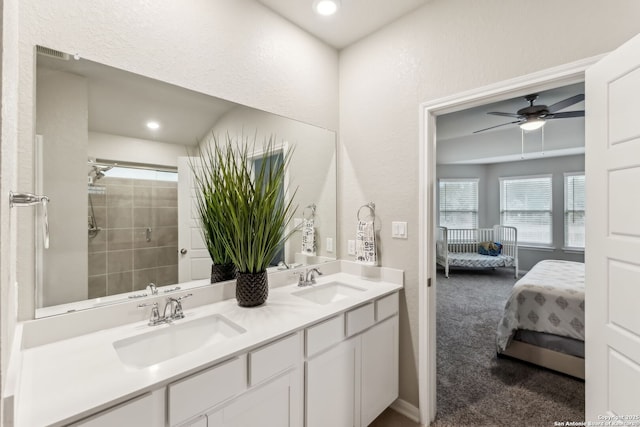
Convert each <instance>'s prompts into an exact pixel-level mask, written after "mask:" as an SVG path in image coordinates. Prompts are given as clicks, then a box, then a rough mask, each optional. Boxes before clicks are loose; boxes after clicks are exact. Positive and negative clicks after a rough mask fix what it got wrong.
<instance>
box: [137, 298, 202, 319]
mask: <svg viewBox="0 0 640 427" xmlns="http://www.w3.org/2000/svg"><path fill="white" fill-rule="evenodd" d="M190 296H193V294H186V295H183V296H181V297H179V298H173V297H169V298H167V303H166V304H165V306H164V310H163V311H162V316H160V309H159V308H158V303H157V302H154V303H151V304H150V303H144V304H138V308H142V307H148V306H151V317H149V323H148V325H149V326H156V325H160V324H162V323H170V322H171V321H173V320H176V319H183V318H184V312H183V311H182V300H183V299H186V298H189V297H190ZM167 308H169V315H167Z"/></svg>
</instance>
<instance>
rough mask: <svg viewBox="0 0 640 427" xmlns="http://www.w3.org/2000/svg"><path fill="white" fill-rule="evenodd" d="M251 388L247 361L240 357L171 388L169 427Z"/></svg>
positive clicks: (172, 385) (175, 384)
mask: <svg viewBox="0 0 640 427" xmlns="http://www.w3.org/2000/svg"><path fill="white" fill-rule="evenodd" d="M246 387H247V359H246V356H245V355H242V356H240V357H236V358H235V359H231V360H229V361H227V362H224V363H222V364H220V365H218V366H215V367H213V368H211V369H207V370H206V371H203V372H199V373H197V374H194V375H191V376H190V377H187V378H185V379H184V380H180V381H177V382H175V383H173V384H170V385H169V386H168V396H169V424H170V425H172V426H173V425H176V424H178V423H180V422H182V421H185V420H187V419H188V418H191V417H194V416H196V415H198V414H200V413H202V412H204V411H205V410H207V409H209V408H211V407H212V406H214V405H217V404H218V403H220V402H222V401H224V400H226V399H228V398H230V397H232V396H235V395H236V394H238V393H241V392H242V391H244V390H245V389H246Z"/></svg>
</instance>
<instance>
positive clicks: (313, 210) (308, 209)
mask: <svg viewBox="0 0 640 427" xmlns="http://www.w3.org/2000/svg"><path fill="white" fill-rule="evenodd" d="M307 212H309V214H308V216H307ZM315 216H316V204H315V203H311V204H310V205H309V206H307V207H305V208H304V209H303V210H302V217H303V218H304V219H311V218H313V217H315Z"/></svg>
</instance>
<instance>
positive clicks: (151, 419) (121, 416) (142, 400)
mask: <svg viewBox="0 0 640 427" xmlns="http://www.w3.org/2000/svg"><path fill="white" fill-rule="evenodd" d="M73 425H74V426H82V427H113V426H122V427H128V426H131V427H134V426H135V427H157V426H161V425H164V388H163V389H159V390H156V391H154V392H152V393H147V394H144V395H142V396H140V397H137V398H134V399H131V400H129V401H127V402H125V403H122V404H120V405H118V406H116V407H113V408H110V409H107V410H106V411H103V412H100V413H99V414H96V415H94V416H92V417H90V418H87V419H85V420H82V421H80V422H78V423H76V424H73Z"/></svg>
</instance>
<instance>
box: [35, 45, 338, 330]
mask: <svg viewBox="0 0 640 427" xmlns="http://www.w3.org/2000/svg"><path fill="white" fill-rule="evenodd" d="M36 50H37V61H36V63H37V73H36V76H37V78H36V143H35V165H36V168H35V170H36V172H35V179H36V191H37V192H38V193H40V194H44V195H47V196H48V197H49V198H50V200H51V202H50V203H49V209H48V210H49V212H48V218H49V236H50V244H49V247H48V248H46V249H45V248H44V245H42V244H40V243H37V244H36V282H37V283H36V317H45V316H49V315H54V314H60V313H65V312H68V311H71V310H78V309H84V308H90V307H96V306H100V305H104V304H111V303H117V302H119V301H126V300H128V299H129V298H131V297H134V296H135V297H137V296H138V295H140V294H142V293H144V290H145V289H146V288H147V286H148V285H149V284H150V283H154V284H155V285H156V286H158V287H161V286H168V287H175V286H181V284H185V283H186V282H189V283H192V284H193V282H194V281H196V285H201V286H204V285H207V283H208V282H207V279H208V277H209V274H210V266H211V261H210V259H209V258H208V255H206V249H205V247H204V243H203V242H202V238H201V235H200V231H199V227H198V224H197V218H196V217H195V216H194V210H193V206H192V202H191V200H192V197H193V194H191V193H192V191H193V189H192V188H193V187H192V186H191V185H190V184H189V180H190V179H191V170H190V168H189V162H188V161H187V159H186V156H187V155H188V153H193V152H195V151H194V150H195V149H196V148H197V147H198V144H201V143H205V141H208V140H210V139H211V136H212V135H218V136H220V135H224V134H226V133H229V134H230V135H245V136H247V135H249V136H251V138H254V137H255V138H256V140H257V141H258V143H261V141H263V140H264V139H265V138H268V137H270V136H273V137H274V138H275V140H276V142H277V143H279V144H281V145H282V146H283V147H286V148H287V149H292V150H293V155H292V158H291V163H290V165H289V170H288V173H287V179H288V181H289V182H288V184H289V186H290V188H297V189H298V190H297V192H296V193H295V199H294V204H295V205H297V206H298V208H297V211H296V214H295V216H294V220H293V224H291V226H292V227H297V228H298V229H299V228H300V224H302V223H306V222H304V221H303V220H304V219H305V218H310V217H313V220H314V221H313V224H314V232H315V242H316V247H315V251H313V252H309V251H308V250H307V251H305V250H303V249H308V248H303V246H302V230H297V231H295V232H294V234H293V235H292V238H291V239H289V241H288V242H287V244H286V245H285V247H284V248H283V249H284V250H283V253H282V254H280V255H279V259H278V260H276V261H279V264H280V265H279V266H278V265H275V266H274V267H273V268H274V269H276V270H277V269H286V268H287V267H290V266H299V265H303V264H310V263H314V264H315V263H318V262H323V261H328V260H332V259H335V254H334V242H335V238H336V136H335V132H333V131H330V130H327V129H322V128H319V127H316V126H312V125H309V124H306V123H301V122H299V121H296V120H292V119H289V118H286V117H281V116H277V115H274V114H270V113H266V112H264V111H259V110H256V109H253V108H249V107H246V106H243V105H238V104H235V103H232V102H229V101H225V100H222V99H218V98H215V97H212V96H208V95H204V94H201V93H197V92H193V91H191V90H187V89H185V88H181V87H177V86H174V85H171V84H167V83H164V82H161V81H157V80H154V79H151V78H147V77H144V76H140V75H137V74H133V73H130V72H127V71H123V70H120V69H116V68H113V67H110V66H108V65H104V64H100V63H96V62H92V61H90V60H86V59H83V58H77V57H74V55H70V54H66V53H64V52H59V51H55V50H52V49H49V48H46V47H41V46H38V47H37V48H36ZM154 123H155V124H154ZM36 229H37V230H38V229H39V228H36ZM40 237H42V236H40ZM41 241H42V240H41V239H38V240H37V242H41ZM203 254H204V255H203Z"/></svg>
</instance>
